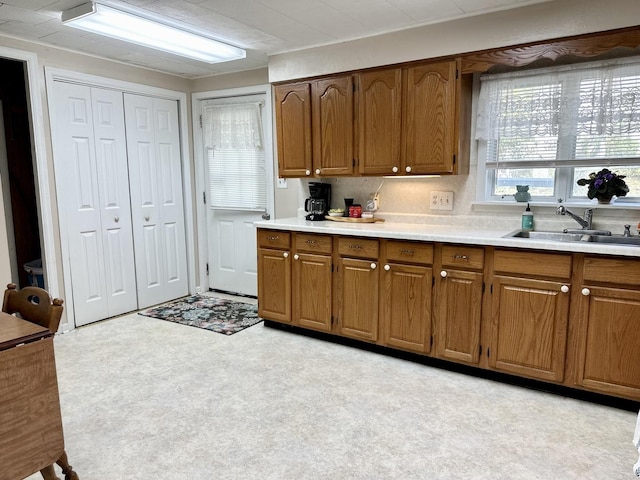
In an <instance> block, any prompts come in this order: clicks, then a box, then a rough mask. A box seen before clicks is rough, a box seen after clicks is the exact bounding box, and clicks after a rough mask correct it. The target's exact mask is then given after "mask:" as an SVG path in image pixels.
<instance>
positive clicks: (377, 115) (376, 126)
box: [357, 68, 402, 175]
mask: <svg viewBox="0 0 640 480" xmlns="http://www.w3.org/2000/svg"><path fill="white" fill-rule="evenodd" d="M357 78H358V95H359V98H358V160H359V171H360V173H363V174H367V175H391V174H393V173H396V172H398V171H400V160H401V157H400V155H401V146H400V145H401V144H400V139H401V136H402V135H401V133H402V128H401V123H402V112H401V108H402V98H401V86H402V70H401V69H400V68H394V69H392V70H382V71H376V72H370V73H361V74H359V75H358V77H357Z"/></svg>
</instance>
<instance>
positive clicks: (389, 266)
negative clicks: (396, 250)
mask: <svg viewBox="0 0 640 480" xmlns="http://www.w3.org/2000/svg"><path fill="white" fill-rule="evenodd" d="M384 269H385V270H386V271H387V272H388V271H389V270H391V265H389V264H388V263H387V264H386V265H385V266H384Z"/></svg>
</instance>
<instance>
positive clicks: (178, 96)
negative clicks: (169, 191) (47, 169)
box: [38, 66, 196, 330]
mask: <svg viewBox="0 0 640 480" xmlns="http://www.w3.org/2000/svg"><path fill="white" fill-rule="evenodd" d="M44 70H45V81H46V87H47V88H46V90H47V94H48V95H47V105H48V109H49V112H53V111H54V108H53V103H54V100H53V88H54V82H55V81H61V82H67V83H77V84H82V85H87V86H91V87H98V88H107V89H113V90H118V91H121V92H123V93H133V94H138V95H149V96H154V97H160V98H166V99H169V100H175V101H177V102H178V115H179V125H180V155H181V157H182V189H183V197H184V198H183V201H184V207H183V208H184V220H185V225H184V226H185V233H186V243H187V269H188V284H189V293H194V292H195V291H196V276H195V268H194V267H195V265H196V259H195V247H194V245H195V242H196V239H195V236H194V233H193V232H194V231H195V227H194V223H193V222H194V218H193V200H192V199H193V189H192V188H191V162H190V161H189V159H190V158H191V156H190V154H189V122H188V118H189V116H188V113H187V93H186V92H179V91H175V90H168V89H164V88H158V87H152V86H149V85H143V84H138V83H132V82H126V81H121V80H114V79H111V78H106V77H100V76H95V75H88V74H85V73H80V72H74V71H71V70H64V69H60V68H55V67H46V66H45V69H44ZM38 91H39V88H38ZM56 128H57V127H56V122H55V121H53V122H50V129H51V138H52V141H53V138H54V136H55V135H57V131H56ZM43 131H44V127H43ZM54 162H55V155H54ZM38 170H40V169H38ZM62 181H63V179H56V187H57V188H58V189H59V188H61V185H60V184H59V182H62ZM41 196H42V195H41ZM46 198H51V196H50V195H47V197H46ZM56 201H57V205H58V206H59V207H60V206H61V205H62V203H61V202H60V201H59V199H56ZM48 203H52V202H48ZM58 215H59V225H60V244H61V250H62V275H63V280H64V291H65V296H66V304H65V306H66V308H65V311H66V312H67V326H66V328H65V330H72V329H74V328H75V324H76V323H75V312H74V311H73V289H72V284H71V265H70V263H69V246H68V239H67V234H66V218H65V213H64V209H63V208H58ZM51 231H52V232H53V221H51Z"/></svg>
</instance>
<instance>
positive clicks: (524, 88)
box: [476, 59, 640, 169]
mask: <svg viewBox="0 0 640 480" xmlns="http://www.w3.org/2000/svg"><path fill="white" fill-rule="evenodd" d="M478 107H479V109H478V122H477V125H476V132H477V135H476V137H477V139H479V140H480V141H481V142H486V145H485V147H486V149H485V151H486V158H485V162H486V167H487V168H488V169H498V168H502V169H504V168H525V167H528V168H533V167H562V166H589V165H597V166H607V165H637V164H638V163H639V160H638V159H639V158H640V62H639V61H638V60H637V59H633V60H618V61H616V62H609V63H603V62H598V63H597V64H596V63H589V64H581V65H579V66H577V67H576V66H572V67H569V66H565V67H556V68H550V69H537V70H530V71H528V72H518V73H514V74H496V75H487V76H483V77H481V89H480V98H479V102H478Z"/></svg>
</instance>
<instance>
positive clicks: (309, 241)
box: [304, 240, 318, 245]
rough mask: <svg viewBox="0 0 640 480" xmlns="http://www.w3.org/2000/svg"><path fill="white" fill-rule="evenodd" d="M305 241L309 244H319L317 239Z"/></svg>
mask: <svg viewBox="0 0 640 480" xmlns="http://www.w3.org/2000/svg"><path fill="white" fill-rule="evenodd" d="M304 243H306V244H307V245H317V244H318V242H316V241H315V240H306V241H305V242H304Z"/></svg>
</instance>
